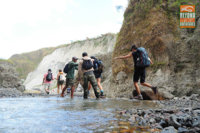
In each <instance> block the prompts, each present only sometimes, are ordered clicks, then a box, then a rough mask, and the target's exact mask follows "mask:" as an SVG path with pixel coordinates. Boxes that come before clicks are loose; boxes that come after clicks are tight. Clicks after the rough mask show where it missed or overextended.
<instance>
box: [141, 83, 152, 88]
mask: <svg viewBox="0 0 200 133" xmlns="http://www.w3.org/2000/svg"><path fill="white" fill-rule="evenodd" d="M141 85H143V86H146V87H149V88H152V85H150V84H148V83H141Z"/></svg>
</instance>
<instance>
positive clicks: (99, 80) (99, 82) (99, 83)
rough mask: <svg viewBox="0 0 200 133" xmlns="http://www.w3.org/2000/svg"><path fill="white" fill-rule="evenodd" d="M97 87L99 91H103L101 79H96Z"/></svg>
mask: <svg viewBox="0 0 200 133" xmlns="http://www.w3.org/2000/svg"><path fill="white" fill-rule="evenodd" d="M97 85H98V87H99V89H100V90H103V87H102V86H101V78H97Z"/></svg>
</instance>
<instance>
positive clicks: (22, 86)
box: [17, 85, 25, 92]
mask: <svg viewBox="0 0 200 133" xmlns="http://www.w3.org/2000/svg"><path fill="white" fill-rule="evenodd" d="M17 90H19V91H21V92H24V91H25V86H24V85H20V86H19V87H17Z"/></svg>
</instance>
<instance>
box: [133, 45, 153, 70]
mask: <svg viewBox="0 0 200 133" xmlns="http://www.w3.org/2000/svg"><path fill="white" fill-rule="evenodd" d="M137 53H138V57H137V62H136V66H137V67H149V66H150V59H149V56H148V53H147V51H146V50H145V48H143V47H139V48H137Z"/></svg>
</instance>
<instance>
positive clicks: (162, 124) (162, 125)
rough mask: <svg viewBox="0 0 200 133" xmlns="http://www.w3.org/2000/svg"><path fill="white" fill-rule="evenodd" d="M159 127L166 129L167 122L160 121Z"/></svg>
mask: <svg viewBox="0 0 200 133" xmlns="http://www.w3.org/2000/svg"><path fill="white" fill-rule="evenodd" d="M159 125H160V126H161V127H162V128H165V127H168V122H167V121H164V120H161V121H160V123H159Z"/></svg>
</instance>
